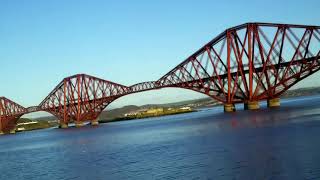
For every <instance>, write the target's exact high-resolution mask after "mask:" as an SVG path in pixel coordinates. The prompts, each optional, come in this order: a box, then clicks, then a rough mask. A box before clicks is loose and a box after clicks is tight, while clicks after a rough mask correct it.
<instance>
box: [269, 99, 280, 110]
mask: <svg viewBox="0 0 320 180" xmlns="http://www.w3.org/2000/svg"><path fill="white" fill-rule="evenodd" d="M267 104H268V107H269V108H275V107H280V98H273V99H268V101H267Z"/></svg>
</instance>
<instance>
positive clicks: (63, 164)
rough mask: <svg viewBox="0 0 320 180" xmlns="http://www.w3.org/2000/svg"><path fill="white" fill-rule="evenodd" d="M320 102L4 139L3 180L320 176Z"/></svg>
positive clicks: (302, 100) (309, 100) (313, 100)
mask: <svg viewBox="0 0 320 180" xmlns="http://www.w3.org/2000/svg"><path fill="white" fill-rule="evenodd" d="M319 100H320V96H315V97H309V98H300V99H291V100H286V101H283V102H282V107H281V108H276V109H267V108H266V107H265V106H266V105H265V104H262V109H261V110H259V111H242V110H239V111H238V112H236V113H230V114H224V113H222V107H216V108H210V109H204V110H202V111H200V112H195V113H190V114H180V115H173V116H165V117H158V118H150V119H144V120H138V121H123V122H115V123H108V124H103V125H101V126H99V127H98V128H92V127H90V126H88V127H84V128H81V129H76V128H70V129H67V130H61V129H49V130H40V131H33V132H26V133H18V134H17V135H11V136H2V137H0V146H1V148H0V153H1V156H0V160H1V161H0V167H1V173H0V179H245V180H247V179H281V180H282V179H290V180H291V179H320V164H319V162H320V154H319V149H320V144H319V143H318V137H319V135H320V121H319V120H320V114H319V112H320V101H319ZM238 106H240V105H238ZM240 108H241V107H240ZM240 108H238V107H237V109H240Z"/></svg>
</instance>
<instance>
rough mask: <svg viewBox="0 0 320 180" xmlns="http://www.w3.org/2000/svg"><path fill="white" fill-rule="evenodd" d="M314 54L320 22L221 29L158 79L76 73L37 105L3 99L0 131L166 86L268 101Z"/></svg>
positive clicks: (80, 116)
mask: <svg viewBox="0 0 320 180" xmlns="http://www.w3.org/2000/svg"><path fill="white" fill-rule="evenodd" d="M319 55H320V27H319V26H305V25H289V24H270V23H247V24H243V25H240V26H236V27H233V28H229V29H227V30H225V31H224V32H223V33H221V34H220V35H218V36H217V37H216V38H214V39H213V40H212V41H210V42H209V43H207V44H206V45H204V46H203V47H202V48H200V49H199V50H198V51H197V52H195V53H194V54H192V55H191V56H190V57H188V58H187V59H186V60H185V61H183V62H182V63H180V64H179V65H178V66H176V67H175V68H173V69H172V70H171V71H170V72H168V73H167V74H165V75H164V76H163V77H161V78H160V79H159V80H157V81H150V82H143V83H138V84H135V85H132V86H129V87H128V86H124V85H120V84H117V83H113V82H110V81H107V80H103V79H99V78H96V77H93V76H89V75H85V74H78V75H74V76H71V77H67V78H65V79H64V80H63V81H61V82H60V83H59V84H58V86H57V87H56V88H55V89H54V90H53V91H52V92H51V93H50V94H49V95H48V96H47V97H46V98H45V99H44V100H43V101H42V102H41V103H40V105H39V106H38V107H33V108H28V109H25V108H23V107H22V106H19V105H17V104H15V103H13V102H11V101H9V100H7V99H5V98H2V100H1V103H0V105H1V106H0V108H1V116H0V118H1V123H2V124H1V127H0V130H1V129H2V130H8V129H10V128H12V125H11V124H14V123H15V122H16V119H17V118H19V117H20V116H21V115H23V114H24V113H27V112H34V111H37V110H41V111H47V112H50V113H52V114H53V115H55V116H56V117H58V118H59V119H60V121H61V122H64V123H68V122H71V121H75V122H80V121H86V120H91V121H92V120H95V119H96V118H97V117H98V116H99V114H100V113H101V111H102V110H103V109H104V108H105V107H106V106H108V105H109V104H110V103H111V102H112V101H114V100H116V99H117V98H119V97H122V96H125V95H128V94H132V93H136V92H142V91H146V90H152V89H158V88H165V87H177V88H185V89H190V90H193V91H197V92H200V93H203V94H206V95H208V96H210V97H212V98H214V99H216V100H218V101H220V102H223V103H227V104H233V103H240V102H248V101H259V100H265V99H273V98H277V97H279V96H280V95H281V94H282V93H283V92H285V91H286V90H288V89H289V88H290V87H292V86H293V85H294V84H296V83H297V82H299V81H301V80H302V79H304V78H306V77H308V76H310V75H311V74H313V73H315V72H316V71H318V70H319V69H320V64H319V63H320V58H319ZM11 121H12V122H11ZM9 124H10V125H9Z"/></svg>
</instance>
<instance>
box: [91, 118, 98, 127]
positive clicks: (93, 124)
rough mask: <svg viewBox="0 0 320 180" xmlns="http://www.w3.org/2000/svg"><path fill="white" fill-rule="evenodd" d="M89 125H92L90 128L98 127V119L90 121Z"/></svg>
mask: <svg viewBox="0 0 320 180" xmlns="http://www.w3.org/2000/svg"><path fill="white" fill-rule="evenodd" d="M91 125H92V126H98V125H99V121H98V119H94V120H92V121H91Z"/></svg>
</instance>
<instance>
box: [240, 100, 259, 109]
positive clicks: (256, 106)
mask: <svg viewBox="0 0 320 180" xmlns="http://www.w3.org/2000/svg"><path fill="white" fill-rule="evenodd" d="M243 107H244V110H257V109H260V104H259V101H248V102H245V103H244V104H243Z"/></svg>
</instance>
